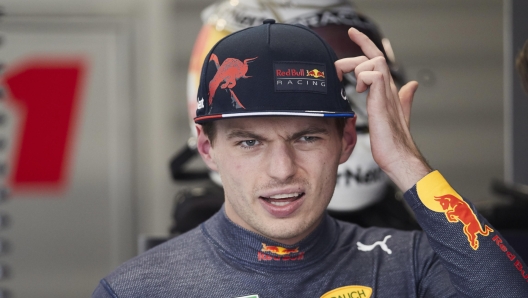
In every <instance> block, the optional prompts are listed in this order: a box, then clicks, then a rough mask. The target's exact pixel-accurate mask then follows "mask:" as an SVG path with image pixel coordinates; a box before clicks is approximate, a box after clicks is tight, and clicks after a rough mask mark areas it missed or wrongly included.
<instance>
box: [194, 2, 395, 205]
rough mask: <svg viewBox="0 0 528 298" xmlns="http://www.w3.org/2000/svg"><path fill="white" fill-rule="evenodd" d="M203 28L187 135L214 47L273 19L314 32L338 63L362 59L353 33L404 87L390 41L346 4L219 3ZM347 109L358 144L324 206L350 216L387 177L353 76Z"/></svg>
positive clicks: (381, 189) (373, 197)
mask: <svg viewBox="0 0 528 298" xmlns="http://www.w3.org/2000/svg"><path fill="white" fill-rule="evenodd" d="M201 18H202V21H203V23H204V24H203V27H202V29H201V31H200V33H199V34H198V38H197V39H196V42H195V44H194V48H193V52H192V55H191V60H190V63H189V72H188V77H187V104H188V114H189V121H190V125H191V131H192V132H193V134H194V136H196V135H195V134H196V132H195V130H194V125H195V124H194V121H193V119H194V117H195V116H196V103H197V100H196V94H197V90H198V85H199V80H200V73H201V69H202V63H203V61H204V59H205V56H206V55H207V54H208V52H209V50H210V49H211V48H212V46H213V45H214V44H216V42H218V41H219V40H220V39H222V38H223V37H225V36H227V35H228V34H230V33H233V32H235V31H238V30H241V29H244V28H247V27H251V26H256V25H260V24H262V21H263V20H265V19H270V18H273V19H275V20H277V22H282V23H301V24H304V25H306V26H308V27H309V28H311V29H312V30H314V31H315V32H317V33H318V34H319V35H320V36H321V37H322V38H323V39H324V40H325V41H326V42H328V43H329V44H330V46H331V47H332V48H333V50H334V51H335V52H336V54H337V56H338V58H345V57H353V56H359V55H363V53H362V51H361V49H360V48H359V46H357V45H356V44H355V43H353V42H352V41H351V40H349V39H348V38H346V36H347V31H348V29H349V28H350V27H354V28H356V29H358V30H359V31H361V32H363V33H364V34H365V35H367V36H368V37H369V38H370V39H371V40H372V41H373V42H374V43H375V44H376V45H377V46H378V48H379V49H380V50H381V51H382V52H383V53H384V55H385V58H386V60H387V62H388V65H389V68H390V70H391V74H392V76H393V78H394V80H395V82H396V84H398V85H403V84H404V77H403V74H402V72H401V70H400V68H399V66H398V64H397V63H396V61H395V59H394V54H393V52H392V49H391V47H390V42H389V41H388V39H386V38H383V36H382V34H381V32H380V31H379V29H378V28H377V26H376V25H375V24H374V23H373V22H371V21H370V20H369V19H368V18H367V17H365V16H364V15H363V14H361V13H360V12H358V11H357V9H356V8H355V6H354V5H353V4H352V3H351V2H350V1H346V0H297V1H291V0H230V1H219V2H217V3H214V4H212V5H210V6H209V7H207V8H206V9H204V10H203V11H202V15H201ZM344 79H345V89H346V93H347V97H348V98H349V101H350V102H349V103H350V105H351V106H352V109H353V110H354V111H355V112H356V114H357V121H356V127H357V131H358V139H357V143H356V148H355V149H354V152H353V153H352V155H351V157H350V159H349V160H348V161H347V162H345V163H344V164H342V165H340V166H339V168H338V180H337V184H336V189H335V192H334V196H333V197H332V200H331V201H330V204H329V206H328V209H329V210H334V211H354V210H359V209H362V208H364V207H366V206H368V205H371V204H373V203H375V202H377V201H378V200H380V199H381V198H382V197H383V195H384V193H385V188H386V186H387V184H388V183H389V179H388V177H387V176H386V175H385V174H384V173H383V172H382V171H381V169H380V168H379V166H378V165H377V164H376V163H375V162H374V159H373V157H372V152H371V149H370V137H369V134H368V118H367V112H366V97H367V95H366V93H361V94H359V93H357V92H356V89H355V86H356V79H355V77H354V74H353V73H352V74H346V75H345V78H344ZM210 176H211V178H212V180H213V181H215V182H217V183H218V184H221V180H220V177H219V175H218V174H217V173H216V172H212V171H211V172H210Z"/></svg>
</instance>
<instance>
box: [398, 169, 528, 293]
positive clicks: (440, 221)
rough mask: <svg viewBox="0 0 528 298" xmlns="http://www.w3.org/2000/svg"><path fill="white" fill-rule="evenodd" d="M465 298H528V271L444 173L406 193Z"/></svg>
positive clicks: (429, 175)
mask: <svg viewBox="0 0 528 298" xmlns="http://www.w3.org/2000/svg"><path fill="white" fill-rule="evenodd" d="M404 197H405V200H406V201H407V203H408V204H409V205H410V207H411V208H412V209H413V211H414V213H415V215H416V219H417V221H418V223H419V224H420V226H421V227H422V229H423V230H424V232H425V233H426V235H427V238H428V240H429V243H430V245H431V247H432V248H433V250H434V251H435V252H436V253H437V255H438V256H439V258H440V260H441V263H442V265H443V266H444V267H445V268H446V270H447V271H448V273H449V277H450V279H451V283H452V284H453V286H454V287H455V289H456V290H457V291H458V293H459V295H461V296H462V297H497V296H503V297H528V267H527V266H526V263H525V262H524V261H523V260H522V259H521V258H520V257H519V255H518V254H517V253H516V252H515V250H514V249H513V248H512V247H511V246H510V245H509V244H508V243H507V242H506V240H505V239H504V238H503V237H502V235H501V234H500V233H499V232H498V231H497V230H496V229H494V228H493V227H492V226H491V225H490V223H489V222H488V221H487V220H486V219H485V218H484V217H482V215H480V214H479V213H478V212H477V210H476V208H475V207H474V206H473V204H472V203H471V202H469V201H468V200H466V199H464V198H463V197H462V196H460V195H459V194H458V193H457V192H456V191H455V190H454V189H453V188H452V187H451V186H450V185H449V183H448V182H447V181H446V180H445V179H444V177H443V176H442V175H441V174H440V172H438V171H434V172H431V173H429V174H428V175H427V176H425V177H424V178H422V179H421V180H420V181H418V183H417V184H416V185H415V186H413V187H412V188H411V189H409V190H408V191H407V192H405V194H404Z"/></svg>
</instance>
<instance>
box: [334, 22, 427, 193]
mask: <svg viewBox="0 0 528 298" xmlns="http://www.w3.org/2000/svg"><path fill="white" fill-rule="evenodd" d="M348 35H349V37H350V39H351V40H352V41H353V42H355V43H356V44H357V45H358V46H359V47H361V50H362V51H363V53H364V54H365V56H359V57H353V58H345V59H341V60H338V61H336V62H335V65H336V69H337V73H338V76H339V78H340V79H342V77H343V74H344V73H348V72H352V71H354V73H355V75H356V79H357V85H356V91H357V92H365V91H367V89H368V88H370V91H369V94H368V96H367V112H368V117H369V131H370V142H371V147H372V155H373V157H374V160H375V161H376V162H377V163H378V165H379V166H380V168H381V169H382V170H383V171H384V172H385V173H387V175H388V176H389V177H390V178H391V179H392V181H394V183H396V185H398V187H399V188H400V189H401V190H403V191H406V190H408V189H409V188H411V187H412V186H413V185H414V184H416V182H418V180H420V179H421V178H422V177H424V176H425V175H427V174H428V173H429V172H430V171H431V168H430V167H429V166H428V165H427V163H426V161H425V159H424V158H423V156H422V155H421V153H420V151H419V150H418V148H417V147H416V144H415V143H414V141H413V139H412V136H411V133H410V130H409V124H410V117H411V106H412V101H413V97H414V93H415V92H416V89H417V88H418V83H417V82H415V81H413V82H409V83H407V84H406V85H405V86H403V87H402V88H401V90H400V91H399V92H398V90H397V88H396V85H395V84H394V81H393V79H392V76H391V74H390V70H389V67H388V66H387V63H386V61H385V57H384V56H383V53H382V52H381V51H380V50H379V49H378V48H377V47H376V45H375V44H374V43H373V42H372V41H371V40H370V39H369V38H368V37H367V36H366V35H364V34H363V33H361V32H359V31H358V30H356V29H354V28H350V30H349V31H348Z"/></svg>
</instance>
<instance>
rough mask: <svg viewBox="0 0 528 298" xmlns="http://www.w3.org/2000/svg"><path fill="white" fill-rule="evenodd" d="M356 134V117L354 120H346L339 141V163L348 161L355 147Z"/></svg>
mask: <svg viewBox="0 0 528 298" xmlns="http://www.w3.org/2000/svg"><path fill="white" fill-rule="evenodd" d="M356 141H357V134H356V116H354V118H347V119H346V124H345V128H344V129H343V138H342V140H341V142H342V147H341V157H340V158H339V163H340V164H342V163H344V162H345V161H347V160H348V158H349V157H350V154H352V151H353V150H354V146H356Z"/></svg>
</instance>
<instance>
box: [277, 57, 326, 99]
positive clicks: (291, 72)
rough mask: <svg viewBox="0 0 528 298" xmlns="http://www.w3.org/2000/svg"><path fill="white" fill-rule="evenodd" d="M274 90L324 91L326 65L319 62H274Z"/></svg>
mask: <svg viewBox="0 0 528 298" xmlns="http://www.w3.org/2000/svg"><path fill="white" fill-rule="evenodd" d="M273 71H274V74H273V75H274V78H275V82H274V83H275V91H279V92H280V91H301V92H303V91H304V92H317V93H326V67H325V65H324V64H320V63H308V62H276V63H274V65H273Z"/></svg>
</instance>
